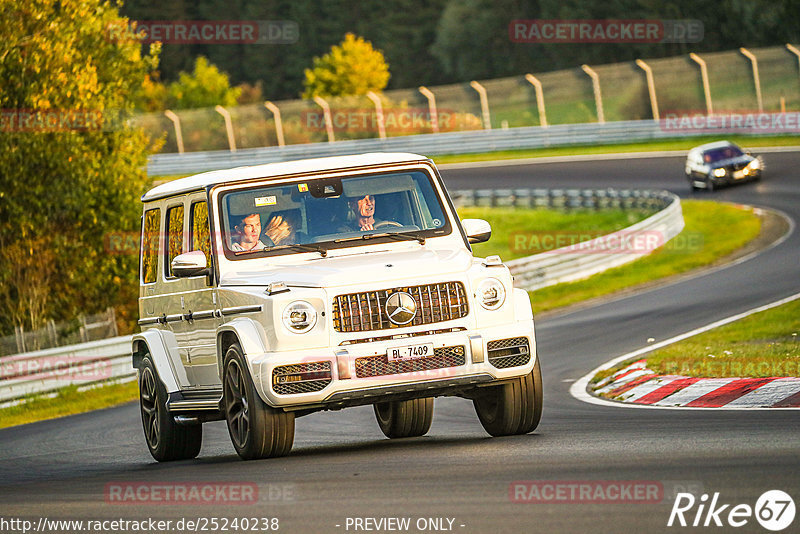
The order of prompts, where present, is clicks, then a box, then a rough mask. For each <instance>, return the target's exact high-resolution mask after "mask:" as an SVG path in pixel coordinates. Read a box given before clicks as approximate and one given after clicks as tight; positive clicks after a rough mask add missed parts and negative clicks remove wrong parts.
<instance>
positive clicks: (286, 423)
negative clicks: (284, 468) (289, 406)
mask: <svg viewBox="0 0 800 534" xmlns="http://www.w3.org/2000/svg"><path fill="white" fill-rule="evenodd" d="M243 354H244V353H243V352H242V348H241V347H240V346H239V345H238V344H237V343H234V344H233V345H231V346H230V347H228V351H227V352H226V353H225V360H224V362H223V368H224V372H223V379H222V391H223V394H222V399H223V406H224V412H225V420H226V421H227V422H228V433H229V434H230V437H231V443H233V448H234V449H236V454H238V455H239V457H240V458H241V459H242V460H257V459H260V458H274V457H277V456H285V455H287V454H289V451H290V450H292V443H293V442H294V414H293V413H290V412H284V411H283V410H276V409H275V408H272V407H271V406H268V405H267V404H266V403H265V402H264V401H263V400H261V397H259V396H258V392H257V391H256V389H255V386H254V385H253V380H252V378H251V377H250V372H249V371H248V370H247V365H246V364H245V361H244V356H243Z"/></svg>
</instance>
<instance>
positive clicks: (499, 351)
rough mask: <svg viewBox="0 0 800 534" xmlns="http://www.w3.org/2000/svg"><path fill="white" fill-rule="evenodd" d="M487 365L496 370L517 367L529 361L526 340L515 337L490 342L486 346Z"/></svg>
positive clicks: (529, 355)
mask: <svg viewBox="0 0 800 534" xmlns="http://www.w3.org/2000/svg"><path fill="white" fill-rule="evenodd" d="M486 352H487V356H488V359H489V363H490V364H492V365H493V366H494V367H496V368H498V369H507V368H508V367H519V366H520V365H525V364H526V363H528V362H529V361H531V354H530V353H531V351H530V346H529V345H528V338H526V337H515V338H510V339H499V340H497V341H490V342H489V343H488V344H487V345H486Z"/></svg>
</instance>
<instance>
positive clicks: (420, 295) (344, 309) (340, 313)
mask: <svg viewBox="0 0 800 534" xmlns="http://www.w3.org/2000/svg"><path fill="white" fill-rule="evenodd" d="M396 291H405V292H406V293H408V294H410V295H411V296H412V297H413V298H414V302H415V303H416V305H417V314H416V316H415V317H414V319H413V320H412V321H411V322H410V323H408V324H404V325H396V324H393V323H392V322H391V321H389V318H388V316H387V315H386V300H387V299H388V298H389V295H391V294H392V293H394V292H396ZM468 312H469V306H468V305H467V293H466V291H465V289H464V284H462V283H461V282H442V283H439V284H425V285H421V286H405V287H394V288H391V289H384V290H379V291H366V292H363V293H350V294H348V295H339V296H337V297H335V298H334V299H333V328H334V330H336V331H337V332H365V331H369V330H386V329H389V328H400V327H406V326H419V325H424V324H432V323H438V322H441V321H450V320H452V319H460V318H462V317H465V316H466V315H467V313H468Z"/></svg>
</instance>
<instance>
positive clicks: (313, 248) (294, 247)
mask: <svg viewBox="0 0 800 534" xmlns="http://www.w3.org/2000/svg"><path fill="white" fill-rule="evenodd" d="M284 249H289V250H298V251H300V252H318V253H319V254H320V255H321V256H322V257H323V258H324V257H326V256H327V255H328V251H327V250H325V249H324V248H322V247H321V246H319V245H299V244H295V245H275V246H274V247H269V248H267V249H266V250H269V251H273V250H284Z"/></svg>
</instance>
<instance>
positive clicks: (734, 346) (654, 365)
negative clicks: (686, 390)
mask: <svg viewBox="0 0 800 534" xmlns="http://www.w3.org/2000/svg"><path fill="white" fill-rule="evenodd" d="M798 334H800V301H799V300H795V301H794V302H789V303H787V304H784V305H782V306H778V307H776V308H772V309H770V310H766V311H763V312H760V313H756V314H754V315H751V316H750V317H746V318H744V319H741V320H739V321H736V322H734V323H731V324H727V325H725V326H720V327H718V328H715V329H713V330H709V331H708V332H704V333H702V334H699V335H697V336H694V337H691V338H689V339H685V340H683V341H679V342H678V343H674V344H672V345H669V346H667V347H664V348H662V349H659V350H657V351H655V352H653V353H651V354H650V355H648V356H647V367H648V368H650V369H652V370H653V371H655V372H656V373H659V374H679V375H683V376H695V377H717V378H732V377H752V378H761V377H775V376H800V341H798V339H797V337H798Z"/></svg>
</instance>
